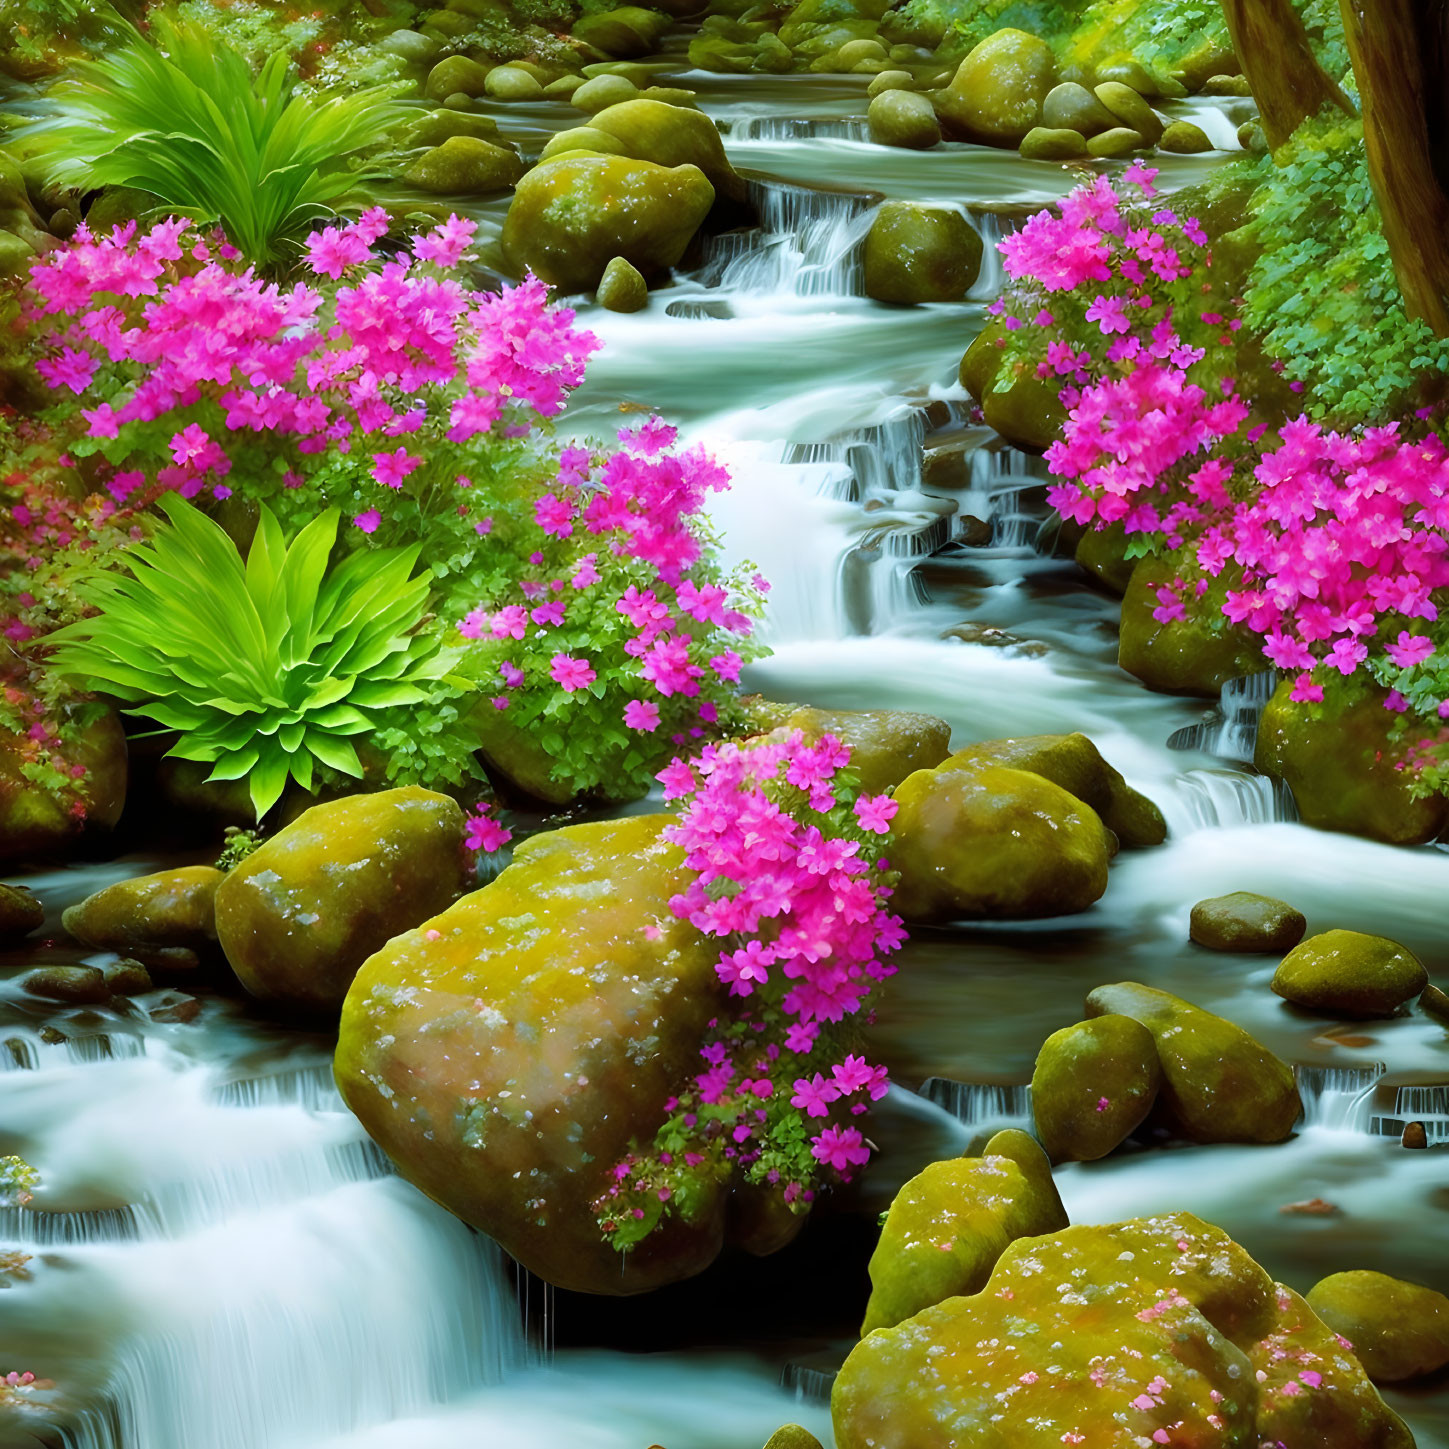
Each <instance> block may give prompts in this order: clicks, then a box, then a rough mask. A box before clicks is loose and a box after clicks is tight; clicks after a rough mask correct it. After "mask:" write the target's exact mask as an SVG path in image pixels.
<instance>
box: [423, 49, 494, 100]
mask: <svg viewBox="0 0 1449 1449" xmlns="http://www.w3.org/2000/svg"><path fill="white" fill-rule="evenodd" d="M489 69H490V67H489V66H486V65H480V64H479V63H478V62H477V61H476V60H469V59H468V57H467V56H466V55H450V56H447V57H446V58H445V59H443V60H440V61H439V62H438V63H437V65H435V66H434V67H433V68H432V70H430V71H429V72H428V80H427V85H426V86H425V87H424V90H425V92H426V93H427V97H428V99H429V100H431V101H442V100H446V99H447V97H448V96H451V95H453V94H454V93H455V92H457V91H461V92H462V93H463V94H464V95H465V96H481V95H483V94H485V93H486V89H487V85H488V71H489Z"/></svg>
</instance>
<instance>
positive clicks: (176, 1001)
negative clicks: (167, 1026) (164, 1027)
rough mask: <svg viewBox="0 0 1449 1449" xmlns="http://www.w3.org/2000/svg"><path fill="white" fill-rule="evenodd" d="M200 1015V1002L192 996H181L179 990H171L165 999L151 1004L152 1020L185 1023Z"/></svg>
mask: <svg viewBox="0 0 1449 1449" xmlns="http://www.w3.org/2000/svg"><path fill="white" fill-rule="evenodd" d="M200 1015H201V1003H200V1002H199V1001H198V1000H197V999H196V998H195V997H194V996H183V995H182V994H181V993H180V992H179V991H173V992H171V993H170V994H169V995H168V996H167V998H166V1000H165V1001H163V1002H161V1003H160V1004H159V1005H157V1006H153V1007H152V1008H151V1011H150V1016H151V1020H152V1021H160V1022H179V1023H183V1024H184V1023H186V1022H189V1021H195V1020H196V1018H197V1017H198V1016H200Z"/></svg>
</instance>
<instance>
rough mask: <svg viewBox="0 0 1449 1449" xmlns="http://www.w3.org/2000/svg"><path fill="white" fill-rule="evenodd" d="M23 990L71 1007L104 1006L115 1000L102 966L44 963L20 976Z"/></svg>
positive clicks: (31, 994) (28, 993)
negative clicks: (112, 999)
mask: <svg viewBox="0 0 1449 1449" xmlns="http://www.w3.org/2000/svg"><path fill="white" fill-rule="evenodd" d="M20 989H21V990H22V991H24V992H25V993H26V994H27V995H29V996H38V997H40V998H41V999H42V1000H45V1001H63V1002H65V1003H66V1005H67V1006H100V1005H102V1004H103V1003H105V1002H107V1001H109V1000H110V999H111V988H110V987H109V986H107V985H106V974H105V972H104V971H102V970H101V969H100V968H99V967H98V966H41V967H39V968H38V969H36V970H34V971H27V972H26V973H25V975H24V976H22V977H21V978H20Z"/></svg>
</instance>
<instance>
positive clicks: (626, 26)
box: [573, 5, 669, 60]
mask: <svg viewBox="0 0 1449 1449" xmlns="http://www.w3.org/2000/svg"><path fill="white" fill-rule="evenodd" d="M668 28H669V20H668V18H667V17H666V16H664V15H661V14H660V13H659V12H658V11H657V10H645V9H642V8H641V7H640V6H637V5H624V6H621V7H620V8H619V9H617V10H607V11H603V12H601V13H596V14H593V15H585V16H584V17H583V19H581V20H578V21H576V22H575V23H574V28H573V36H574V39H575V40H581V41H583V42H584V44H585V45H592V46H593V47H594V48H595V49H597V50H602V51H603V52H604V54H605V55H613V56H618V57H620V58H621V59H624V60H632V59H634V58H635V57H636V56H640V55H648V54H649V53H650V51H652V50H653V49H654V45H655V42H656V41H658V39H659V37H660V36H661V35H663V34H664V32H665V30H667V29H668Z"/></svg>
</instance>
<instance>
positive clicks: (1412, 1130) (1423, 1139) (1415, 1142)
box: [1399, 1122, 1429, 1148]
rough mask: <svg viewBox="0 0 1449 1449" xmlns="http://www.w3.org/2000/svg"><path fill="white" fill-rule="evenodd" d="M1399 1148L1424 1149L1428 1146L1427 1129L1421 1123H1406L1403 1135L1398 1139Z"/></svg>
mask: <svg viewBox="0 0 1449 1449" xmlns="http://www.w3.org/2000/svg"><path fill="white" fill-rule="evenodd" d="M1399 1145H1400V1146H1401V1147H1410V1148H1426V1147H1428V1145H1429V1129H1428V1128H1427V1127H1425V1126H1424V1124H1423V1123H1422V1122H1408V1123H1405V1125H1404V1135H1403V1136H1402V1137H1401V1138H1400V1139H1399Z"/></svg>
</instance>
